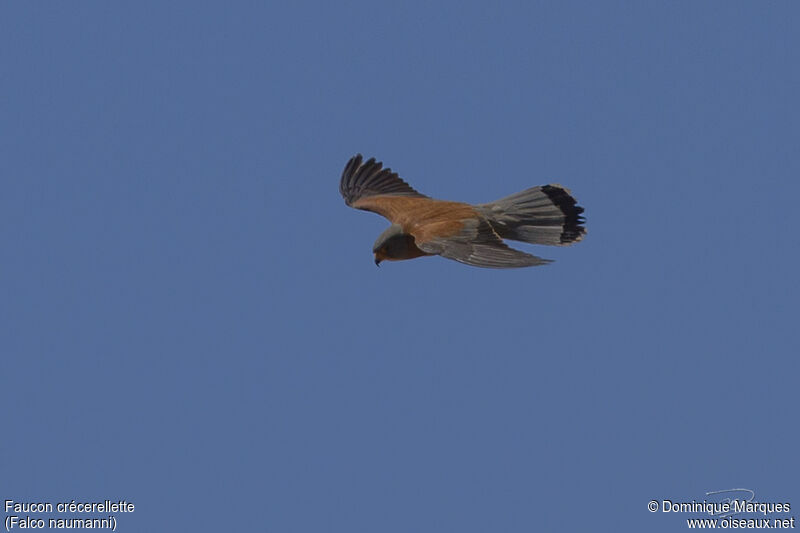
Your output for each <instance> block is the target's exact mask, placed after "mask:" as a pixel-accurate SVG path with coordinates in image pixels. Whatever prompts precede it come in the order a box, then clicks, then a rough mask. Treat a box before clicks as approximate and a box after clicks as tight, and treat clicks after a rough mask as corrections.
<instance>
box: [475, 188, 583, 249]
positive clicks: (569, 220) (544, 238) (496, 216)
mask: <svg viewBox="0 0 800 533" xmlns="http://www.w3.org/2000/svg"><path fill="white" fill-rule="evenodd" d="M475 207H476V208H477V209H478V211H479V212H480V213H481V214H482V215H483V216H485V217H486V218H487V219H488V220H489V222H490V223H491V225H492V227H493V228H494V230H495V231H496V232H497V234H498V235H499V236H500V237H502V238H504V239H512V240H515V241H522V242H529V243H531V244H548V245H551V246H552V245H555V246H565V245H569V244H573V243H576V242H578V241H580V240H581V239H582V238H583V236H584V235H585V234H586V228H584V227H583V226H582V224H583V222H584V219H583V217H582V216H581V213H583V208H582V207H581V206H579V205H577V202H576V201H575V198H573V197H572V195H570V192H569V190H568V189H565V188H564V187H562V186H560V185H542V186H540V187H532V188H530V189H526V190H524V191H521V192H518V193H516V194H512V195H511V196H506V197H505V198H501V199H500V200H497V201H495V202H491V203H488V204H481V205H478V206H475Z"/></svg>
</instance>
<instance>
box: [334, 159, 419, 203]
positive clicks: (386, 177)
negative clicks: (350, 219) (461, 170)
mask: <svg viewBox="0 0 800 533" xmlns="http://www.w3.org/2000/svg"><path fill="white" fill-rule="evenodd" d="M339 192H341V193H342V197H343V198H344V201H345V203H346V204H347V205H349V206H350V207H355V208H356V209H366V210H367V211H375V209H369V208H366V207H363V206H361V205H359V204H358V203H357V202H358V201H359V200H361V199H362V198H368V197H371V196H390V197H394V196H404V197H410V198H427V196H425V195H424V194H420V193H418V192H417V191H415V190H414V189H413V188H412V187H411V186H410V185H409V184H408V183H406V182H405V181H403V180H402V179H400V176H398V175H397V173H395V172H392V169H390V168H383V163H381V162H379V161H375V158H374V157H373V158H370V159H368V160H367V161H366V162H365V163H362V157H361V154H357V155H355V156H353V157H351V158H350V161H348V162H347V165H346V166H345V167H344V171H343V172H342V181H341V182H339ZM381 214H382V213H381Z"/></svg>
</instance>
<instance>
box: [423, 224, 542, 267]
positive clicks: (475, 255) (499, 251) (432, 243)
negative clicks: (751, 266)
mask: <svg viewBox="0 0 800 533" xmlns="http://www.w3.org/2000/svg"><path fill="white" fill-rule="evenodd" d="M421 229H422V231H419V232H417V233H418V234H416V235H414V237H415V239H416V245H417V247H418V248H419V249H420V250H422V251H423V252H427V253H429V254H438V255H441V256H442V257H446V258H448V259H453V260H455V261H459V262H461V263H466V264H468V265H472V266H477V267H484V268H519V267H529V266H537V265H544V264H547V263H550V262H551V261H550V260H549V259H542V258H541V257H536V256H535V255H530V254H526V253H525V252H520V251H519V250H515V249H513V248H510V247H509V246H508V245H506V244H505V243H504V242H503V240H502V239H501V238H500V237H498V235H497V233H495V231H494V229H492V226H491V225H490V224H489V223H488V222H487V221H486V220H485V219H484V218H482V217H481V218H471V219H466V220H463V227H462V229H461V231H460V232H458V233H456V234H455V235H451V236H449V237H442V236H434V235H426V233H429V232H426V231H424V229H423V228H421ZM433 233H435V230H434V231H433Z"/></svg>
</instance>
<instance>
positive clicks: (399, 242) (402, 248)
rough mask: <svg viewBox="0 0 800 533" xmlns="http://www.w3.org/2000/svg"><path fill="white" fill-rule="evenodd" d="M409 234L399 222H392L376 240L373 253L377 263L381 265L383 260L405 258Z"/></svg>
mask: <svg viewBox="0 0 800 533" xmlns="http://www.w3.org/2000/svg"><path fill="white" fill-rule="evenodd" d="M407 237H408V236H407V235H406V234H405V233H403V228H402V227H400V225H399V224H392V225H391V226H389V227H388V228H386V231H384V232H383V233H381V234H380V235H379V236H378V238H377V239H376V240H375V244H374V245H373V247H372V253H373V254H375V264H376V265H378V266H380V263H381V261H386V260H389V261H393V260H397V259H404V258H405V253H406V250H407V248H408V245H407V244H406V239H407Z"/></svg>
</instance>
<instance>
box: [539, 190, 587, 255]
mask: <svg viewBox="0 0 800 533" xmlns="http://www.w3.org/2000/svg"><path fill="white" fill-rule="evenodd" d="M542 192H544V193H545V194H546V195H547V197H548V198H550V201H551V202H553V205H555V206H556V207H558V208H559V209H560V210H561V212H562V213H564V225H563V228H562V231H561V244H571V243H573V242H577V241H579V240H581V239H582V238H583V236H584V235H585V234H586V228H584V227H583V223H584V222H586V219H585V218H584V217H583V216H582V213H583V211H584V209H583V207H581V206H579V205H578V202H577V201H576V200H575V198H573V197H572V195H571V194H570V192H569V190H567V189H565V188H564V187H562V186H560V185H543V186H542Z"/></svg>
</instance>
